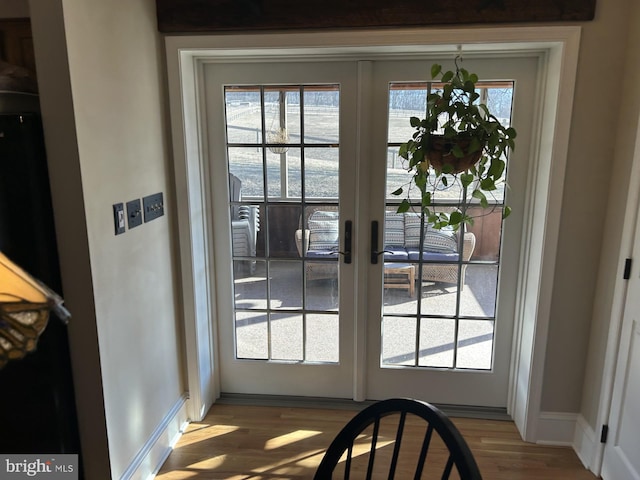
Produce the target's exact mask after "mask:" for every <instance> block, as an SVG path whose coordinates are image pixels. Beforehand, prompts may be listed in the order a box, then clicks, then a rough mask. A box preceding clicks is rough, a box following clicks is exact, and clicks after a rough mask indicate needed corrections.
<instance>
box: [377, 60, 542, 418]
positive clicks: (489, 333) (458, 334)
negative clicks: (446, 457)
mask: <svg viewBox="0 0 640 480" xmlns="http://www.w3.org/2000/svg"><path fill="white" fill-rule="evenodd" d="M451 63H452V62H451ZM451 67H452V65H449V66H448V68H451ZM463 67H464V68H466V69H467V70H469V71H471V72H475V73H477V74H478V76H479V78H481V79H482V80H483V81H484V83H483V84H481V85H479V87H481V88H480V93H481V98H482V100H483V101H485V102H486V103H487V105H488V106H489V108H490V109H491V110H492V111H493V112H496V113H497V115H498V116H499V117H501V119H502V121H503V123H509V124H511V125H513V126H514V127H515V128H516V130H517V131H518V139H517V148H516V150H515V151H513V152H511V153H510V155H509V159H508V161H507V177H508V178H507V182H508V185H509V188H508V189H507V188H505V189H504V190H500V191H499V192H498V193H497V194H496V197H495V198H494V199H493V200H492V202H490V206H489V208H485V209H483V208H481V207H480V206H479V205H478V206H477V207H476V214H477V215H478V217H476V219H475V222H474V225H472V226H466V227H465V233H464V234H463V233H462V232H459V233H458V234H457V235H450V237H449V238H453V239H455V241H454V242H453V247H451V248H449V249H447V248H446V247H445V248H442V246H441V245H440V244H437V245H432V246H429V245H428V243H429V240H427V239H426V236H427V235H430V234H429V233H425V234H424V235H425V240H424V244H422V245H421V247H422V248H423V252H422V254H421V255H420V256H418V257H417V258H416V257H415V256H414V257H413V259H410V260H409V261H408V262H406V261H405V260H404V259H400V260H399V261H398V263H396V262H395V261H394V259H395V255H393V254H392V255H385V256H386V257H387V259H386V260H385V262H384V263H383V262H380V263H379V264H378V265H374V266H372V270H373V273H372V275H370V279H371V280H370V282H369V287H368V292H369V305H370V306H371V311H370V314H369V316H368V322H369V323H368V328H367V331H368V335H367V352H368V358H367V369H366V370H367V376H366V385H367V388H366V392H367V395H366V396H367V398H371V399H381V398H385V397H388V396H389V395H399V396H409V397H417V398H421V399H424V400H427V401H430V402H434V403H440V404H457V405H473V406H491V407H505V406H506V402H507V392H508V378H509V366H510V355H511V343H512V340H513V319H514V317H515V311H514V309H515V300H516V278H517V269H518V261H519V257H520V240H521V238H520V235H521V231H522V222H523V217H524V191H525V190H526V176H527V172H528V169H529V162H528V156H529V153H530V152H529V144H530V132H531V131H532V128H533V124H532V122H533V115H532V112H533V110H534V107H533V105H534V92H535V91H536V87H535V85H536V77H537V60H536V59H534V58H519V59H506V58H505V59H500V60H497V59H494V60H486V59H485V60H465V61H464V64H463ZM426 70H427V64H425V62H423V61H380V62H375V63H374V65H373V71H372V78H373V82H372V85H373V92H372V98H373V99H374V102H373V112H372V116H373V117H374V118H381V119H384V121H382V122H376V123H374V126H373V131H372V138H373V139H376V144H375V152H376V153H375V155H376V157H375V160H376V161H377V163H378V164H382V165H387V168H386V169H385V168H380V169H372V171H371V172H372V178H371V182H370V183H371V185H372V188H371V191H370V192H369V202H370V204H371V205H372V206H374V207H375V208H374V212H375V213H374V214H373V217H374V220H378V222H379V223H380V224H381V225H382V224H383V223H384V224H385V225H386V227H387V229H386V230H385V233H384V237H381V238H380V239H379V241H380V242H381V243H384V244H388V243H393V232H390V228H389V227H390V226H392V225H393V224H392V221H393V220H392V219H393V212H394V210H395V208H394V207H395V205H397V202H398V200H397V198H394V196H393V195H392V194H390V192H393V191H394V190H395V189H396V188H398V187H400V186H402V185H404V184H405V183H406V181H407V180H408V179H407V178H406V175H405V174H404V172H403V170H402V167H403V165H402V164H401V160H402V159H400V158H399V157H398V155H397V152H398V145H399V143H401V142H405V141H406V140H407V139H408V138H410V137H411V134H412V129H411V127H410V126H409V122H408V120H407V118H408V117H410V116H418V117H420V113H419V110H420V109H421V108H424V107H423V106H422V105H423V102H424V99H425V97H426V93H427V91H428V90H429V89H437V88H438V85H437V84H428V83H427V82H425V81H424V80H421V79H424V78H425V71H426ZM409 94H411V97H412V98H413V99H414V100H413V103H412V101H411V100H409V99H408V96H409ZM380 157H382V158H380ZM385 173H386V178H383V177H385V175H383V174H385ZM452 185H455V179H452ZM503 187H504V186H503ZM454 190H455V187H454ZM379 192H386V195H384V196H383V195H380V194H379ZM450 193H451V192H450V190H447V191H443V192H442V196H441V197H439V198H438V199H437V200H436V202H437V203H439V204H440V205H441V206H439V207H438V208H441V209H442V210H446V209H447V208H450V206H449V205H448V204H447V201H448V200H447V197H448V196H449V195H450ZM415 200H417V201H419V199H415ZM503 203H506V204H508V205H509V206H510V207H512V208H513V214H512V216H510V217H509V218H508V219H507V220H506V221H504V224H503V222H502V220H501V206H502V204H503ZM385 211H386V214H385V213H383V212H385ZM385 216H386V217H387V220H386V221H385ZM408 221H409V219H408V218H406V219H405V233H406V234H407V235H409V226H408ZM413 222H414V224H415V225H416V226H419V224H420V222H419V220H418V219H417V218H414V219H413ZM436 233H440V235H438V237H437V238H440V239H444V240H449V239H448V238H447V233H449V234H452V232H436ZM460 237H462V238H460ZM405 243H406V244H409V239H408V236H407V238H405ZM414 244H415V245H418V243H417V241H414ZM385 250H391V251H394V250H395V248H394V247H393V246H392V247H391V248H389V247H388V246H387V245H385ZM451 252H454V253H451ZM459 252H462V254H460V253H459ZM420 259H422V261H419V260H420ZM403 265H408V266H409V267H413V270H414V273H415V277H416V288H417V292H416V295H415V296H413V297H412V298H410V299H406V300H404V301H400V300H401V297H399V295H401V294H398V293H396V292H397V290H396V289H395V288H394V289H389V288H384V287H385V286H387V285H386V283H387V281H388V277H390V276H391V277H396V278H395V280H396V281H397V277H398V275H393V274H392V275H388V274H386V273H385V272H388V271H389V268H393V267H397V266H403ZM392 271H393V270H392ZM400 277H401V275H400ZM381 278H382V279H384V281H383V285H382V287H383V288H381V286H380V283H381V282H380V279H381ZM420 280H422V281H420ZM400 281H401V280H400Z"/></svg>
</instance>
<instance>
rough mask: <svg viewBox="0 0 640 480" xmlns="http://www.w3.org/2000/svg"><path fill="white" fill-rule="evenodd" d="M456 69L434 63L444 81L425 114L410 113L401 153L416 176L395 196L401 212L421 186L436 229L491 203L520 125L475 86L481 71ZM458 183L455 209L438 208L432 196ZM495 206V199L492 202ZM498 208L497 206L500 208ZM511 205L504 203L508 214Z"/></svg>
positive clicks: (453, 224) (423, 207) (427, 218)
mask: <svg viewBox="0 0 640 480" xmlns="http://www.w3.org/2000/svg"><path fill="white" fill-rule="evenodd" d="M455 65H456V68H455V71H451V70H448V71H443V70H442V66H441V65H439V64H434V65H433V66H432V67H431V77H432V79H434V80H436V81H437V82H438V83H440V84H441V86H440V87H438V89H437V90H436V91H433V92H431V93H429V94H428V95H427V112H426V116H425V118H424V119H419V118H417V117H411V119H410V122H411V126H412V127H413V128H415V130H416V131H415V132H414V134H413V136H412V137H411V139H410V140H409V141H407V142H406V143H403V144H401V145H400V149H399V155H400V157H402V158H404V159H405V160H408V171H409V173H412V174H413V176H412V178H411V181H410V183H409V184H408V185H405V187H406V188H407V191H406V192H405V187H400V188H398V189H397V190H396V191H394V192H393V195H398V196H400V195H403V194H405V193H406V198H405V199H404V200H402V202H401V203H400V205H399V207H398V212H399V213H403V212H406V211H408V210H409V209H410V208H412V203H411V200H410V199H409V193H410V190H411V189H412V188H414V187H415V188H418V189H419V192H420V198H421V211H422V213H423V214H424V215H425V223H427V224H428V225H431V226H432V227H433V228H437V229H441V228H444V227H453V229H456V230H457V229H458V228H459V227H460V226H461V225H462V224H463V223H466V224H473V217H472V216H470V215H468V213H467V209H468V207H469V206H470V205H471V204H472V202H473V199H475V204H479V205H480V206H482V207H484V208H487V207H489V205H490V203H489V198H490V197H492V196H493V195H494V193H495V191H496V190H497V188H498V185H499V184H500V183H501V182H504V181H505V179H504V176H505V166H506V164H505V159H506V155H507V152H508V151H509V149H511V150H513V149H514V148H515V141H514V139H515V138H516V130H515V129H514V128H512V127H505V126H503V125H502V124H501V123H500V121H499V120H498V118H497V117H495V116H494V115H493V114H492V113H491V112H490V111H489V109H488V108H487V106H486V105H485V104H484V103H481V102H480V101H479V100H480V94H479V93H478V92H477V91H476V83H477V82H478V76H477V75H476V74H474V73H469V72H468V71H467V70H465V69H464V68H460V67H459V66H458V58H456V61H455ZM454 184H458V185H459V187H457V188H460V191H461V193H460V197H459V198H458V200H457V201H456V202H455V208H454V209H453V211H452V212H449V213H447V212H444V211H438V209H437V208H435V207H436V206H437V205H436V203H435V198H434V196H435V195H437V194H438V192H442V191H443V190H447V189H450V188H452V187H453V185H454ZM494 205H495V204H494ZM496 208H497V207H496ZM510 212H511V209H510V208H509V207H508V206H503V207H502V216H503V218H506V217H507V216H508V215H509V213H510Z"/></svg>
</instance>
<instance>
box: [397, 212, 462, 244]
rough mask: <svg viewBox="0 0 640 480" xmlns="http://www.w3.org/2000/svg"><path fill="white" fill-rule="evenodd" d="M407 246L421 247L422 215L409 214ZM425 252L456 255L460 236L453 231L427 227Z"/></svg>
mask: <svg viewBox="0 0 640 480" xmlns="http://www.w3.org/2000/svg"><path fill="white" fill-rule="evenodd" d="M404 225H405V246H406V247H407V248H408V249H409V248H418V247H420V215H417V214H412V213H407V214H406V216H405V219H404ZM423 248H424V250H425V251H426V252H438V253H456V252H457V251H458V236H457V235H456V232H454V231H453V229H451V228H449V229H444V228H443V229H441V230H438V229H435V228H432V227H430V226H426V227H425V232H424V247H423Z"/></svg>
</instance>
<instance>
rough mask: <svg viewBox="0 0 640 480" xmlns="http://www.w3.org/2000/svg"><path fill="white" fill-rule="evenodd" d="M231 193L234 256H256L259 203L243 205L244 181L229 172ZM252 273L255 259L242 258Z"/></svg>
mask: <svg viewBox="0 0 640 480" xmlns="http://www.w3.org/2000/svg"><path fill="white" fill-rule="evenodd" d="M229 195H230V199H231V242H232V251H233V256H234V257H255V256H256V245H257V240H258V231H259V230H260V211H259V207H258V206H257V205H242V204H241V203H240V202H242V181H241V180H240V179H239V178H238V177H236V176H235V175H233V174H229ZM241 260H242V261H243V263H245V264H246V265H247V266H248V270H249V272H250V273H252V274H253V273H254V272H255V268H256V262H255V260H246V259H241Z"/></svg>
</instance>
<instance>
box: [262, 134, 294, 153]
mask: <svg viewBox="0 0 640 480" xmlns="http://www.w3.org/2000/svg"><path fill="white" fill-rule="evenodd" d="M288 143H289V132H288V131H287V129H286V128H280V129H277V130H272V131H270V132H268V133H267V147H268V148H269V151H270V152H271V153H280V154H282V153H286V152H287V151H288V150H289V145H287V144H288Z"/></svg>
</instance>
